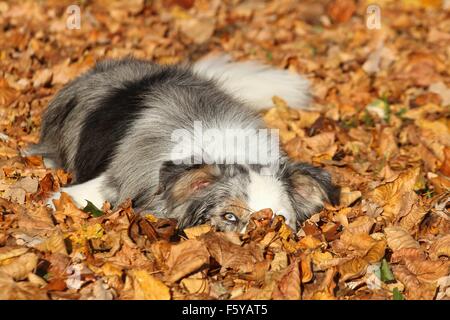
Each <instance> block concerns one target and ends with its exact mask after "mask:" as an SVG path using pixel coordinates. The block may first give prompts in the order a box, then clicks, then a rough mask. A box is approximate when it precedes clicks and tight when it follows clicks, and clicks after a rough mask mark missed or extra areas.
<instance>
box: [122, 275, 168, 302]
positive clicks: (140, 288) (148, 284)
mask: <svg viewBox="0 0 450 320" xmlns="http://www.w3.org/2000/svg"><path fill="white" fill-rule="evenodd" d="M130 275H131V276H132V277H133V286H134V298H135V299H136V300H170V289H169V288H168V287H167V286H166V285H165V284H164V283H163V282H162V281H161V280H158V279H156V278H155V277H154V276H152V275H150V274H149V273H148V272H147V271H145V270H131V271H130Z"/></svg>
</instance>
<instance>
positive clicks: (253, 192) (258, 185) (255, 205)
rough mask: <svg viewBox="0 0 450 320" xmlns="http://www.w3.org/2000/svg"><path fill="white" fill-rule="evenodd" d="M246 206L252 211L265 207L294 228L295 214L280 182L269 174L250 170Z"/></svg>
mask: <svg viewBox="0 0 450 320" xmlns="http://www.w3.org/2000/svg"><path fill="white" fill-rule="evenodd" d="M247 192H248V206H249V207H250V209H251V210H252V211H258V210H262V209H266V208H270V209H272V211H273V212H274V213H275V214H278V215H282V216H284V217H285V218H286V223H287V224H288V225H289V226H290V227H291V228H292V229H294V230H296V220H297V219H296V215H295V212H294V210H293V208H292V206H291V204H290V201H289V198H288V195H287V193H286V191H285V189H284V187H283V185H282V183H281V182H280V181H279V180H277V179H276V178H275V177H273V176H271V175H260V174H258V173H256V172H254V171H250V184H249V186H248V190H247Z"/></svg>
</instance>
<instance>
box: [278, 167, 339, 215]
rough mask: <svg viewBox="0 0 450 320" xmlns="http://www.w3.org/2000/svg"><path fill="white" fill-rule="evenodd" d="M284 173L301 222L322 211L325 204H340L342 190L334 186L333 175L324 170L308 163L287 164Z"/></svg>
mask: <svg viewBox="0 0 450 320" xmlns="http://www.w3.org/2000/svg"><path fill="white" fill-rule="evenodd" d="M282 172H283V179H284V180H285V181H287V185H288V189H289V197H290V198H291V202H292V204H293V206H294V209H295V210H296V212H297V215H298V216H299V218H300V220H305V219H307V218H308V217H310V216H311V215H312V214H314V213H316V212H318V211H320V210H321V209H322V208H323V205H324V202H329V203H331V204H332V205H337V204H339V198H340V194H341V189H340V187H339V186H337V185H335V184H333V182H332V181H331V175H330V174H329V173H328V172H327V171H325V170H324V169H322V168H318V167H314V166H312V165H310V164H306V163H291V162H287V163H285V164H284V168H283V170H282Z"/></svg>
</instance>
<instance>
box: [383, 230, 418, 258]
mask: <svg viewBox="0 0 450 320" xmlns="http://www.w3.org/2000/svg"><path fill="white" fill-rule="evenodd" d="M384 233H385V234H386V240H387V243H388V246H389V248H391V249H392V251H394V252H395V251H397V250H400V249H403V248H415V249H419V248H420V245H419V243H418V242H417V241H416V240H414V239H413V237H411V235H410V234H409V232H408V231H407V230H405V229H403V228H402V227H386V228H385V229H384Z"/></svg>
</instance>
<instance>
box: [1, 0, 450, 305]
mask: <svg viewBox="0 0 450 320" xmlns="http://www.w3.org/2000/svg"><path fill="white" fill-rule="evenodd" d="M370 3H375V4H377V5H378V8H380V13H381V25H380V28H379V29H373V28H368V27H367V25H366V22H367V19H369V18H371V19H372V18H374V17H367V16H366V8H367V5H368V4H369V3H368V2H365V1H358V2H356V1H353V0H333V1H303V2H302V4H301V5H300V4H298V3H297V2H295V1H286V0H281V1H273V2H267V3H262V2H259V1H225V2H223V1H205V0H196V1H194V0H172V1H152V2H151V4H149V3H147V2H144V1H142V0H133V1H127V2H114V3H113V4H112V3H110V2H109V1H103V0H102V1H93V2H86V3H84V5H83V6H82V7H81V14H82V27H81V28H80V29H79V30H77V29H74V30H69V29H67V28H66V19H67V14H66V11H65V10H66V8H67V6H69V5H70V4H71V3H70V2H69V1H46V2H35V1H7V2H0V12H1V15H0V26H1V27H2V33H0V40H1V41H0V113H1V117H0V127H1V133H0V163H1V168H2V170H1V171H0V209H1V210H0V299H405V298H406V299H449V298H450V275H449V274H450V269H449V268H450V261H449V256H450V221H449V214H448V207H449V199H450V193H449V187H450V178H449V177H450V130H449V115H450V112H449V104H450V89H449V86H450V75H449V70H450V65H449V63H450V51H449V47H448V45H447V44H448V42H449V40H450V19H448V16H449V14H450V13H449V4H448V1H424V0H417V1H406V0H404V1H389V0H383V1H381V0H380V1H370ZM375 18H376V17H375ZM211 51H227V52H229V53H230V54H232V55H233V56H234V58H235V59H237V60H241V59H242V60H245V59H259V60H262V61H265V62H266V63H268V64H272V65H275V66H278V67H281V68H287V69H289V70H291V71H292V72H299V73H302V74H304V75H305V76H306V77H307V78H309V79H310V80H311V82H312V95H313V97H314V104H313V105H312V108H311V110H309V111H296V110H294V109H292V108H290V107H298V106H287V105H286V103H285V102H284V101H283V100H282V99H280V98H278V97H274V99H273V101H274V104H273V106H267V107H268V110H267V111H266V112H264V119H265V121H266V122H267V124H268V126H269V127H273V128H278V129H279V130H280V134H281V141H282V144H283V147H284V149H285V150H286V152H287V153H288V154H289V156H290V157H291V158H293V159H296V160H299V161H307V162H311V163H313V164H315V165H318V166H323V167H324V168H326V169H327V170H329V171H330V172H331V173H332V176H333V179H334V181H335V182H336V183H338V184H340V185H341V186H342V187H343V192H342V196H341V204H340V206H338V207H331V206H327V207H326V208H325V209H324V210H322V211H321V212H320V213H317V214H315V215H314V216H312V217H311V218H310V219H308V220H307V221H306V222H305V223H304V224H303V228H302V229H301V230H300V231H299V232H298V233H297V234H294V233H293V232H292V230H290V229H289V227H287V226H286V224H285V223H284V221H283V218H282V217H279V216H276V217H275V218H273V219H271V211H270V210H263V211H260V212H257V213H255V214H254V215H253V218H252V221H251V224H250V226H249V228H248V230H247V233H246V234H245V235H238V234H235V233H221V232H217V231H215V230H214V229H213V228H212V227H211V226H209V225H200V226H196V227H193V228H189V229H185V230H178V229H177V228H176V221H174V220H171V219H158V218H156V217H155V216H154V215H148V216H144V217H142V216H139V215H137V214H136V213H135V212H134V211H133V208H132V207H131V203H130V202H127V203H123V204H121V205H120V206H118V207H117V208H112V207H111V206H110V204H108V203H105V204H104V206H103V208H95V207H93V206H88V207H87V208H85V210H82V209H83V208H81V209H80V208H77V207H76V206H75V205H74V204H73V203H72V201H71V199H70V197H68V196H67V195H65V194H63V196H62V197H61V199H60V200H58V201H55V206H56V210H51V209H49V208H46V207H45V206H44V203H45V200H46V198H47V197H48V196H49V194H50V193H51V192H53V191H56V190H58V189H59V188H60V187H61V186H64V185H66V184H68V183H70V181H71V177H70V173H68V172H64V171H63V170H52V169H46V168H45V166H44V165H43V162H42V159H41V158H39V157H26V158H22V157H20V155H19V152H20V149H22V148H23V147H25V146H26V145H27V144H29V143H35V142H37V141H38V137H39V127H40V116H41V114H42V111H43V110H44V109H45V107H46V105H47V103H48V101H49V100H50V99H51V97H52V96H53V95H54V93H55V92H56V91H57V90H58V89H60V88H61V86H62V85H63V84H65V83H67V82H68V81H70V80H71V79H73V78H74V77H75V76H77V75H78V74H80V73H81V72H83V71H85V70H87V69H88V68H89V67H91V66H92V65H93V64H94V62H95V61H96V60H98V59H102V58H104V57H122V56H125V55H128V54H132V55H134V56H137V57H141V58H147V59H152V60H153V61H157V62H160V63H177V62H180V61H183V60H195V59H197V58H199V57H201V56H202V55H204V54H205V53H208V52H211ZM99 209H100V210H101V211H100V210H99ZM155 214H156V213H155Z"/></svg>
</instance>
